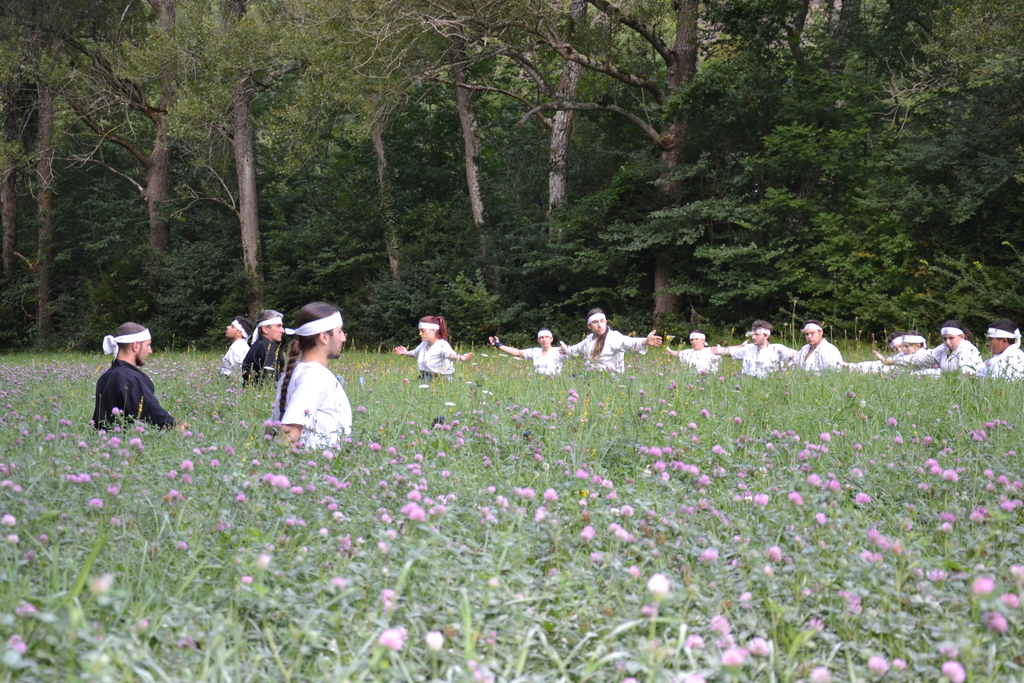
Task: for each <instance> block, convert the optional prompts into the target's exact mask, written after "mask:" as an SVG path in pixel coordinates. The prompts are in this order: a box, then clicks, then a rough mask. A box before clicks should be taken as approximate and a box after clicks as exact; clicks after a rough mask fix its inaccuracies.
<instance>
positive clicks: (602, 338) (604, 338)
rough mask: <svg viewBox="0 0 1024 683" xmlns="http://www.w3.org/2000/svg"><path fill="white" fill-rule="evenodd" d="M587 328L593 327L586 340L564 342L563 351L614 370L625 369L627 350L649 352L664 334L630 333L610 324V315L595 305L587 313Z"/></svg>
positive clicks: (592, 363) (658, 343) (659, 344)
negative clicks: (631, 334)
mask: <svg viewBox="0 0 1024 683" xmlns="http://www.w3.org/2000/svg"><path fill="white" fill-rule="evenodd" d="M587 328H588V329H589V330H590V334H588V335H587V336H586V337H585V338H584V339H583V341H581V342H580V343H578V344H573V345H572V346H568V345H567V344H566V343H565V342H562V344H561V347H560V348H561V353H562V354H563V355H566V356H583V358H584V359H585V360H584V362H585V363H586V365H587V367H591V368H597V369H599V370H610V371H612V372H624V371H625V370H626V364H625V362H624V360H623V357H624V356H625V354H626V351H632V352H635V353H647V348H648V347H650V346H655V347H657V346H661V341H662V339H661V337H659V336H658V335H657V334H655V332H657V330H651V331H650V333H648V335H647V336H646V337H627V336H626V335H624V334H622V333H621V332H618V331H616V330H612V329H609V328H608V318H607V316H605V314H604V311H603V310H601V309H600V308H592V309H590V311H589V312H588V313H587Z"/></svg>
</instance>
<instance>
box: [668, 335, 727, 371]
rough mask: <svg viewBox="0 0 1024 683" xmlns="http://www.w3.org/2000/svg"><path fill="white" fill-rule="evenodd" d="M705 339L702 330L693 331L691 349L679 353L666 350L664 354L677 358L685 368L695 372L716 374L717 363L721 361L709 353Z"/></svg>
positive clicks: (705, 336)
mask: <svg viewBox="0 0 1024 683" xmlns="http://www.w3.org/2000/svg"><path fill="white" fill-rule="evenodd" d="M707 339H708V338H707V335H706V334H704V331H703V330H700V329H695V330H692V331H691V332H690V346H692V347H693V348H691V349H680V350H679V351H673V350H672V349H668V348H666V349H665V352H666V353H668V355H670V356H672V357H674V358H678V359H679V362H680V363H682V364H683V365H685V366H686V367H690V368H693V369H694V370H696V371H697V372H705V373H711V372H718V363H719V362H720V361H721V360H722V359H721V358H719V357H718V356H716V355H715V354H713V353H711V348H710V347H708V342H707Z"/></svg>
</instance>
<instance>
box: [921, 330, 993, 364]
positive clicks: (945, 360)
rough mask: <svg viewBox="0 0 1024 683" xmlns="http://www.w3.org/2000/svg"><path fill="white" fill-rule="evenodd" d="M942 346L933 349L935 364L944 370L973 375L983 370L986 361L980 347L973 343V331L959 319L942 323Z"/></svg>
mask: <svg viewBox="0 0 1024 683" xmlns="http://www.w3.org/2000/svg"><path fill="white" fill-rule="evenodd" d="M941 332H942V346H936V347H935V348H934V349H932V352H931V353H932V357H933V358H934V359H935V365H937V366H938V368H939V370H940V371H942V372H961V373H963V374H965V375H973V374H975V373H977V372H978V370H981V366H982V365H984V361H982V359H981V352H980V351H978V347H977V346H975V345H974V344H972V343H971V341H970V339H971V331H970V330H968V329H967V328H966V327H964V326H963V324H962V323H961V322H960V321H959V320H947V321H946V322H944V323H942V329H941Z"/></svg>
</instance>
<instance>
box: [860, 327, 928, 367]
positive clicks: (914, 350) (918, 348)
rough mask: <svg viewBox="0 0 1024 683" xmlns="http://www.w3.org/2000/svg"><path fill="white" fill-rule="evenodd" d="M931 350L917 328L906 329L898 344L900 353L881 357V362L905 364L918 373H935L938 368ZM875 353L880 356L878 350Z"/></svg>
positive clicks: (888, 364)
mask: <svg viewBox="0 0 1024 683" xmlns="http://www.w3.org/2000/svg"><path fill="white" fill-rule="evenodd" d="M933 351H934V349H929V348H928V347H927V345H926V340H925V338H924V337H923V336H922V335H921V333H920V332H918V331H917V330H908V331H906V332H904V333H903V338H902V343H901V344H900V353H898V354H896V355H895V356H889V357H888V358H883V359H882V362H883V363H884V364H885V365H886V366H892V365H906V366H909V367H910V368H911V369H915V370H917V371H918V374H932V373H937V372H939V370H938V369H937V368H935V356H933V355H932V353H933ZM875 355H876V356H879V357H881V356H882V354H880V353H878V352H875ZM886 369H888V368H886Z"/></svg>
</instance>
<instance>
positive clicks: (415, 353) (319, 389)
mask: <svg viewBox="0 0 1024 683" xmlns="http://www.w3.org/2000/svg"><path fill="white" fill-rule="evenodd" d="M283 320H284V317H283V315H282V314H281V313H279V312H278V311H274V310H266V311H263V312H262V313H261V314H260V315H259V316H258V318H257V321H256V323H255V325H254V324H253V323H252V322H251V321H250V320H249V319H247V318H245V317H242V316H238V317H236V318H235V319H233V320H232V321H231V323H230V324H229V325H228V326H227V329H226V330H225V336H226V337H227V338H228V339H229V340H230V341H231V345H230V347H229V348H228V351H227V353H226V354H224V358H223V360H222V362H221V369H220V372H221V373H222V374H224V375H227V376H233V375H237V374H241V376H242V381H243V383H244V384H246V385H253V384H260V383H262V382H265V381H270V382H274V383H276V393H275V397H274V405H273V411H272V414H271V421H272V423H273V424H274V425H275V426H277V425H279V427H275V429H277V430H279V433H280V434H281V435H282V436H283V438H285V439H286V440H287V441H288V442H289V443H291V444H292V445H295V446H300V447H307V448H327V447H329V446H331V445H333V444H336V443H338V442H339V441H340V439H341V438H343V436H344V435H346V434H349V433H351V430H352V408H351V405H350V404H349V400H348V396H347V395H346V394H345V390H344V387H343V386H342V382H341V380H340V378H338V377H336V376H335V375H334V374H333V373H332V372H331V371H330V370H329V369H328V361H329V360H331V359H335V358H338V357H340V355H341V349H342V346H343V345H344V343H345V340H346V337H345V332H344V330H343V325H344V323H343V320H342V316H341V311H339V310H338V309H337V308H336V307H334V306H332V305H330V304H327V303H323V302H314V303H311V304H307V305H306V306H304V307H303V308H302V309H301V310H300V311H299V313H298V315H297V316H296V318H295V329H289V328H286V327H285V326H284V322H283ZM587 328H588V329H589V334H588V335H587V336H586V337H585V338H584V339H583V340H582V341H580V342H579V343H577V344H573V345H568V344H566V343H565V342H561V343H559V344H558V345H557V346H556V345H555V343H554V335H553V334H552V333H551V331H550V330H548V329H543V330H540V332H538V333H537V341H538V343H539V346H538V347H533V348H529V349H518V348H515V347H512V346H508V345H506V344H504V343H503V342H502V341H501V340H500V339H499V338H498V337H490V338H489V342H490V344H491V345H492V346H494V347H495V348H497V349H499V350H500V351H502V352H503V353H507V354H509V355H511V356H515V357H518V358H524V359H527V360H530V361H532V362H533V367H534V370H535V371H536V372H537V373H539V374H542V375H549V376H551V375H558V374H559V373H560V372H561V371H562V367H563V365H564V363H565V361H566V360H567V359H568V358H571V357H582V358H583V359H584V364H585V365H586V366H587V367H589V368H592V369H596V370H604V371H609V372H613V373H621V372H623V371H624V370H625V362H624V357H625V354H626V353H639V354H645V353H647V349H649V348H651V347H658V346H661V345H662V343H663V341H664V340H663V338H662V337H661V336H659V335H658V334H656V332H657V331H656V330H652V331H651V332H650V333H648V334H647V336H645V337H630V336H627V335H624V334H622V333H621V332H618V331H616V330H613V329H611V328H610V327H609V325H608V318H607V316H606V315H605V313H604V311H602V310H601V309H599V308H595V309H592V310H591V311H590V312H589V313H588V314H587ZM772 329H773V328H772V326H771V324H769V323H768V322H766V321H764V320H755V321H754V323H753V325H752V326H751V330H750V332H748V333H747V335H748V336H749V337H750V340H749V341H745V342H744V343H742V344H738V345H734V346H709V345H708V343H707V335H706V334H705V333H704V332H703V331H702V330H699V329H695V330H693V331H691V332H690V335H689V342H690V346H691V348H689V349H683V350H679V351H675V350H672V349H667V352H668V354H669V355H670V356H673V357H675V358H678V359H679V361H680V363H682V364H683V365H684V366H687V367H690V368H693V369H694V370H696V371H698V372H704V373H713V372H717V370H718V368H719V363H720V359H721V357H722V356H731V357H733V358H735V359H736V360H738V361H740V363H741V364H742V365H741V372H742V374H744V375H749V376H752V377H765V376H767V375H769V374H770V373H772V372H775V371H778V370H782V369H785V368H789V367H795V368H801V369H803V370H806V371H808V372H811V373H814V374H821V373H823V372H827V371H838V370H843V369H850V370H855V371H860V372H886V371H888V370H891V369H892V368H894V367H904V368H907V369H909V370H911V371H913V372H916V373H919V374H939V373H943V372H956V373H963V374H967V375H977V376H979V377H1002V378H1007V379H1022V378H1024V351H1021V349H1020V341H1021V334H1020V330H1019V329H1018V328H1017V326H1016V324H1014V323H1013V322H1012V321H1010V320H996V321H994V322H992V323H991V324H990V325H989V327H988V330H987V332H986V336H987V337H988V346H989V348H990V349H991V351H992V354H993V355H992V357H990V358H988V359H987V360H985V359H983V358H982V356H981V353H980V352H979V350H978V348H977V347H976V346H975V345H974V344H973V343H972V341H971V339H972V335H971V331H970V330H968V329H967V328H966V327H965V326H964V325H963V324H961V323H960V322H959V321H957V320H948V321H946V322H945V323H943V325H942V327H941V329H940V332H941V335H942V341H943V343H942V345H941V346H938V347H935V348H934V349H929V348H928V347H927V343H926V340H925V338H924V336H922V335H921V334H920V333H919V332H917V331H916V330H909V331H906V332H900V333H894V334H893V335H890V337H889V346H890V348H891V349H892V350H893V351H896V353H894V354H893V355H890V356H884V355H882V354H880V353H878V352H877V351H875V352H874V353H875V355H876V356H878V360H875V361H867V362H863V363H847V362H845V361H844V360H843V356H842V354H841V353H840V351H839V349H837V348H836V347H835V345H833V344H832V343H830V342H829V341H828V340H827V339H825V330H824V326H823V324H822V322H821V321H820V320H808V321H807V322H806V323H805V324H804V326H803V334H804V337H805V338H806V340H807V343H806V344H805V345H804V346H803V347H802V348H800V349H798V350H794V349H791V348H789V347H788V346H786V345H785V344H779V343H774V342H772V341H771V335H772ZM417 330H418V332H419V335H420V340H421V341H420V344H419V345H418V346H416V347H414V348H412V349H407V348H406V347H404V346H396V347H395V348H394V352H395V353H396V354H398V355H401V356H410V357H413V358H415V359H416V363H417V368H418V370H419V372H420V377H421V378H422V379H424V380H433V379H450V378H451V377H452V376H453V374H454V372H455V366H454V364H455V362H465V361H468V360H470V359H471V358H472V357H473V354H472V353H463V354H460V353H458V352H456V351H455V349H453V348H452V346H451V343H450V342H449V340H448V324H447V322H446V321H445V319H444V318H442V317H438V316H425V317H423V318H421V319H420V321H419V323H418V325H417ZM285 333H287V334H289V335H291V337H292V340H291V342H290V344H289V346H288V348H287V353H286V352H285V350H284V349H283V348H282V343H283V342H282V340H283V336H284V334H285ZM103 350H104V352H105V353H107V354H113V355H115V358H114V361H113V362H112V363H111V366H110V368H109V369H108V370H107V371H106V372H104V373H103V375H102V376H101V377H100V378H99V380H98V381H97V383H96V405H95V410H94V411H93V424H94V426H95V427H96V428H97V429H113V428H116V427H117V426H119V424H121V422H122V421H123V420H139V421H143V422H148V423H150V424H153V425H155V426H158V427H161V428H182V429H183V428H185V427H186V425H179V424H177V423H176V422H175V419H174V417H173V416H172V415H171V414H170V413H168V412H167V411H166V410H164V409H163V408H162V407H161V406H160V402H159V401H158V400H157V398H156V395H155V392H154V385H153V381H152V380H151V379H150V378H149V377H148V376H147V375H146V374H145V373H143V372H142V371H141V370H140V368H141V367H143V366H144V365H145V363H146V359H147V358H148V357H149V355H150V354H151V353H152V350H153V349H152V337H151V335H150V332H149V330H148V329H146V328H144V327H143V326H142V325H138V324H136V323H125V324H123V325H121V326H120V327H118V328H117V330H116V331H115V332H114V334H113V335H109V336H107V337H106V338H105V339H104V340H103ZM286 358H287V360H286Z"/></svg>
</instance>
